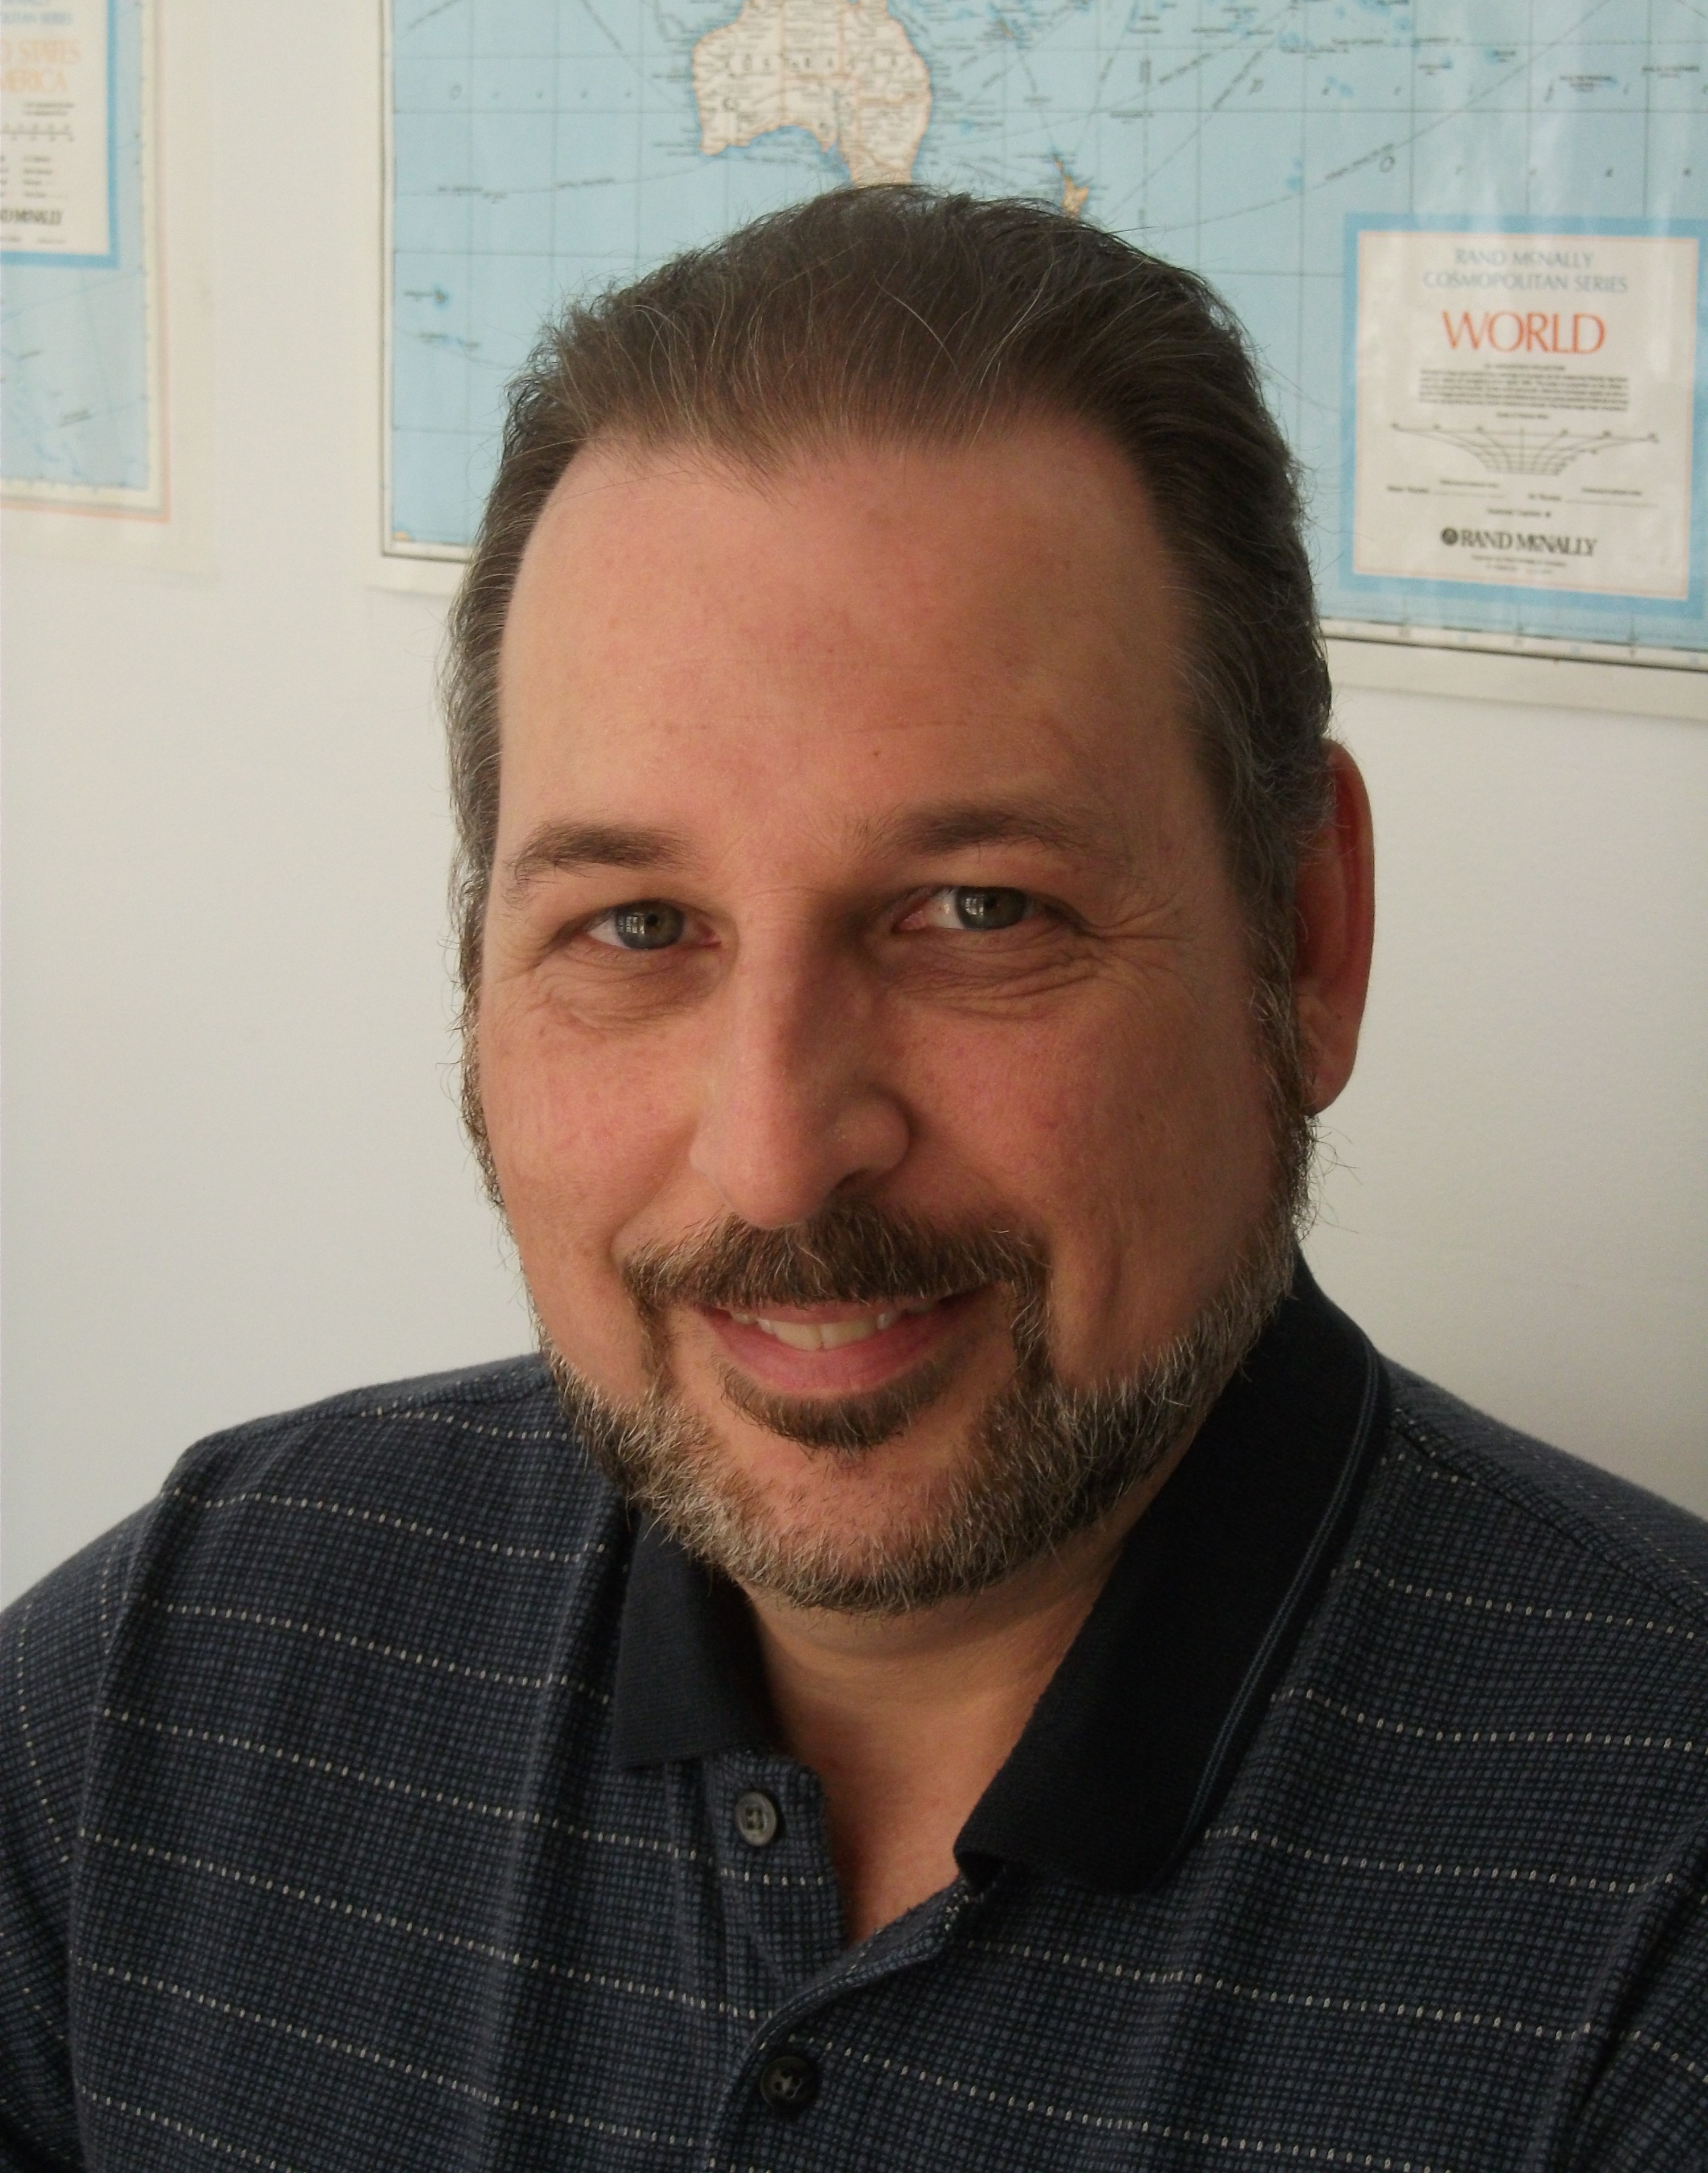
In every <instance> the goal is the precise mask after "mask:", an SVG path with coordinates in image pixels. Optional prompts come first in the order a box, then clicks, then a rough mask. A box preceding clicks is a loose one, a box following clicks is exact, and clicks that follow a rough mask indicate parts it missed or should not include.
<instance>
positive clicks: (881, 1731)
mask: <svg viewBox="0 0 1708 2173" xmlns="http://www.w3.org/2000/svg"><path fill="white" fill-rule="evenodd" d="M1176 1460H1177V1459H1176V1458H1173V1457H1171V1458H1170V1459H1168V1460H1167V1464H1166V1465H1165V1466H1164V1468H1163V1469H1161V1470H1160V1471H1157V1472H1156V1473H1153V1474H1151V1475H1149V1476H1148V1477H1147V1478H1146V1479H1145V1481H1144V1482H1143V1484H1142V1486H1140V1487H1138V1488H1135V1489H1134V1491H1133V1492H1132V1493H1130V1494H1129V1496H1127V1497H1126V1498H1125V1499H1123V1502H1121V1503H1119V1504H1118V1507H1117V1508H1116V1510H1115V1511H1114V1512H1113V1513H1112V1514H1111V1515H1110V1516H1109V1517H1107V1518H1105V1519H1104V1520H1103V1521H1102V1523H1099V1524H1098V1525H1096V1526H1095V1527H1094V1528H1093V1529H1091V1531H1089V1532H1086V1533H1083V1534H1080V1535H1079V1536H1078V1537H1077V1538H1075V1539H1074V1540H1072V1541H1071V1542H1070V1544H1069V1545H1067V1546H1065V1547H1064V1548H1063V1549H1061V1550H1059V1552H1057V1553H1055V1554H1053V1555H1051V1556H1048V1557H1046V1558H1045V1559H1044V1560H1043V1561H1037V1562H1033V1563H1032V1564H1030V1565H1028V1566H1027V1567H1026V1568H1025V1569H1023V1570H1021V1571H1020V1572H1017V1573H1016V1575H1015V1576H1014V1577H1010V1578H1009V1579H1008V1580H1007V1581H1006V1582H1005V1583H1003V1584H1001V1585H999V1586H997V1587H996V1588H994V1589H993V1590H991V1591H989V1592H985V1593H979V1594H978V1595H977V1596H976V1597H975V1598H973V1599H962V1600H955V1601H951V1602H949V1603H946V1604H944V1605H942V1606H939V1607H933V1608H928V1609H922V1610H919V1611H918V1612H916V1613H913V1614H909V1615H900V1616H897V1617H894V1618H873V1617H870V1616H860V1615H832V1614H828V1613H825V1612H822V1611H816V1610H803V1609H800V1608H792V1607H789V1606H787V1605H785V1604H782V1603H781V1602H779V1601H778V1600H776V1599H773V1598H772V1597H770V1596H769V1595H768V1594H766V1593H757V1592H750V1593H748V1595H747V1596H748V1599H749V1600H750V1602H751V1604H752V1610H753V1615H754V1620H755V1622H756V1625H757V1630H758V1634H759V1643H760V1649H761V1652H762V1655H763V1658H764V1664H765V1674H766V1681H767V1686H768V1690H769V1691H770V1696H771V1704H772V1710H773V1714H774V1716H775V1718H776V1721H777V1724H778V1727H779V1731H780V1733H781V1734H782V1737H783V1740H784V1745H785V1747H786V1748H787V1749H788V1750H789V1752H790V1754H791V1755H793V1756H795V1758H798V1759H799V1760H800V1762H801V1763H802V1764H803V1765H806V1766H811V1768H812V1769H813V1771H815V1772H816V1774H817V1775H818V1777H819V1779H820V1781H821V1782H822V1784H823V1787H824V1792H825V1806H826V1813H827V1820H828V1825H829V1836H830V1847H831V1853H832V1859H833V1861H834V1863H835V1865H836V1871H837V1877H838V1883H839V1884H840V1886H841V1889H842V1895H843V1920H844V1925H845V1928H846V1930H847V1933H848V1936H849V1940H850V1942H854V1941H858V1940H860V1939H863V1938H865V1937H866V1936H867V1935H868V1934H869V1933H871V1932H874V1931H876V1929H877V1928H879V1926H880V1925H882V1924H886V1923H888V1922H890V1921H891V1920H892V1918H894V1917H897V1916H899V1915H901V1914H902V1911H904V1910H907V1909H910V1908H912V1907H913V1906H914V1905H915V1904H916V1903H918V1902H919V1901H924V1900H925V1899H926V1897H927V1896H928V1895H932V1894H935V1893H936V1892H937V1891H938V1890H940V1888H941V1887H944V1886H946V1885H948V1884H949V1883H950V1881H951V1879H953V1878H954V1877H955V1875H956V1864H955V1857H954V1842H955V1837H956V1835H957V1834H958V1833H959V1832H960V1831H961V1829H962V1826H963V1825H965V1824H966V1822H967V1817H968V1815H969V1814H970V1813H971V1812H972V1809H973V1805H974V1804H976V1803H977V1802H978V1798H980V1797H981V1796H982V1795H983V1793H984V1791H985V1789H986V1788H987V1787H989V1784H990V1782H991V1781H992V1779H993V1778H994V1776H995V1774H996V1771H997V1769H998V1768H999V1766H1001V1765H1002V1763H1003V1762H1004V1761H1005V1759H1006V1758H1007V1756H1008V1755H1009V1753H1010V1751H1011V1750H1013V1748H1014V1746H1015V1744H1016V1743H1017V1742H1018V1741H1019V1739H1020V1735H1021V1730H1022V1729H1023V1728H1025V1726H1026V1721H1027V1719H1028V1718H1029V1717H1030V1716H1031V1713H1032V1707H1034V1706H1035V1705H1036V1704H1037V1700H1038V1697H1039V1696H1040V1695H1041V1693H1042V1692H1043V1689H1044V1686H1045V1685H1046V1684H1047V1683H1048V1681H1049V1680H1050V1678H1051V1676H1052V1675H1053V1674H1054V1673H1055V1671H1056V1669H1057V1668H1058V1667H1059V1665H1060V1663H1061V1661H1062V1658H1063V1657H1064V1654H1065V1653H1066V1652H1067V1649H1068V1647H1069V1646H1070V1645H1071V1644H1072V1642H1073V1641H1074V1639H1075V1636H1077V1635H1078V1633H1079V1630H1080V1625H1081V1624H1082V1623H1083V1622H1084V1621H1085V1619H1086V1615H1088V1614H1089V1613H1090V1612H1091V1605H1092V1603H1093V1602H1094V1601H1095V1600H1096V1597H1097V1594H1098V1593H1099V1592H1101V1591H1102V1588H1103V1584H1104V1583H1105V1581H1106V1579H1107V1577H1108V1574H1109V1572H1110V1571H1111V1569H1112V1568H1113V1566H1114V1564H1115V1560H1116V1557H1117V1556H1118V1554H1119V1553H1120V1550H1121V1546H1122V1543H1123V1540H1124V1539H1126V1536H1127V1534H1128V1533H1129V1531H1130V1529H1132V1527H1133V1525H1134V1523H1135V1522H1136V1521H1137V1519H1138V1518H1139V1516H1140V1513H1141V1512H1143V1510H1144V1509H1145V1507H1146V1505H1147V1504H1148V1503H1149V1502H1150V1500H1151V1498H1152V1497H1153V1496H1154V1495H1155V1494H1156V1491H1157V1490H1158V1489H1159V1488H1160V1486H1161V1484H1162V1482H1163V1480H1165V1479H1166V1478H1167V1475H1168V1472H1169V1470H1171V1469H1172V1467H1173V1464H1174V1463H1175V1461H1176Z"/></svg>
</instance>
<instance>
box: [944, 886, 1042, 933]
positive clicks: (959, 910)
mask: <svg viewBox="0 0 1708 2173" xmlns="http://www.w3.org/2000/svg"><path fill="white" fill-rule="evenodd" d="M948 895H949V904H950V909H951V912H952V914H954V917H955V919H956V922H957V923H958V924H959V925H960V926H961V927H962V928H969V929H978V930H980V931H981V932H983V931H986V930H992V929H997V928H1012V927H1013V926H1014V925H1016V922H1017V921H1021V920H1024V919H1026V908H1027V906H1028V905H1029V904H1030V903H1031V900H1030V899H1029V898H1027V896H1026V892H1024V891H1023V890H974V889H972V888H970V887H962V888H961V889H958V890H951V892H949V894H948Z"/></svg>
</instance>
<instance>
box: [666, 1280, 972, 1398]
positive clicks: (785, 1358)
mask: <svg viewBox="0 0 1708 2173" xmlns="http://www.w3.org/2000/svg"><path fill="white" fill-rule="evenodd" d="M980 1294H981V1293H980V1292H979V1291H959V1292H957V1293H956V1294H955V1295H954V1296H952V1297H937V1298H892V1300H891V1301H890V1302H888V1303H887V1304H886V1305H881V1306H871V1305H865V1306H859V1305H817V1306H778V1307H776V1308H773V1310H771V1311H769V1312H767V1313H742V1312H737V1311H736V1310H735V1309H734V1308H729V1307H723V1306H703V1307H699V1308H696V1310H697V1311H698V1313H699V1315H700V1318H702V1319H703V1321H704V1322H705V1323H706V1324H707V1326H708V1327H709V1329H711V1331H712V1335H713V1336H714V1339H715V1340H716V1341H717V1343H718V1344H719V1345H721V1346H722V1350H723V1352H724V1355H725V1357H726V1358H729V1359H732V1360H733V1361H735V1364H736V1365H737V1366H738V1367H740V1369H741V1372H743V1373H745V1374H746V1375H747V1376H748V1377H749V1378H750V1379H752V1380H753V1381H755V1382H757V1383H759V1384H761V1385H762V1387H764V1388H768V1389H770V1390H772V1391H773V1392H774V1393H777V1394H783V1395H791V1396H800V1395H807V1396H811V1395H822V1396H849V1395H859V1394H866V1393H869V1392H870V1390H872V1389H874V1388H884V1387H887V1386H888V1385H889V1384H890V1383H892V1382H893V1381H895V1380H897V1379H898V1378H900V1377H901V1376H902V1375H903V1374H904V1373H908V1372H911V1371H913V1368H914V1367H917V1366H919V1365H920V1364H921V1363H922V1362H924V1360H925V1359H927V1358H928V1357H931V1356H936V1355H938V1353H939V1352H940V1351H941V1349H942V1347H943V1345H944V1343H945V1342H946V1339H947V1338H948V1337H949V1336H950V1335H951V1334H952V1332H953V1331H954V1329H955V1328H956V1326H957V1324H959V1323H960V1322H961V1320H962V1318H963V1316H964V1315H965V1313H967V1309H968V1308H969V1307H971V1306H972V1305H973V1304H974V1303H975V1302H976V1301H977V1299H978V1297H979V1296H980Z"/></svg>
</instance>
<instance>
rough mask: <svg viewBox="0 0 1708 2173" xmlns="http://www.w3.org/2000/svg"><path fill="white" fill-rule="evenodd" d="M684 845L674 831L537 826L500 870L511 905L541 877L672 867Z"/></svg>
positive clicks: (603, 824)
mask: <svg viewBox="0 0 1708 2173" xmlns="http://www.w3.org/2000/svg"><path fill="white" fill-rule="evenodd" d="M687 856H688V854H687V844H686V841H685V840H684V839H682V838H680V837H678V836H677V835H676V833H675V831H673V830H642V829H629V828H625V827H624V826H622V825H621V824H618V823H614V822H542V823H541V826H540V828H538V829H537V830H536V831H535V832H534V833H532V835H531V837H529V838H527V839H526V840H525V843H524V844H522V845H521V846H520V848H519V849H518V850H517V851H516V852H515V854H514V855H513V856H512V857H511V860H510V861H509V865H508V866H507V867H506V868H505V870H504V891H505V894H506V895H507V897H508V898H509V900H510V902H511V903H512V904H515V903H516V902H517V901H518V900H519V899H520V898H523V897H524V896H525V894H526V892H528V891H529V889H530V888H531V887H532V886H533V885H534V884H535V883H536V882H539V881H540V879H541V877H542V876H563V875H574V873H575V872H576V871H577V870H578V869H580V868H676V867H680V866H681V865H682V862H683V861H684V860H687Z"/></svg>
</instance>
